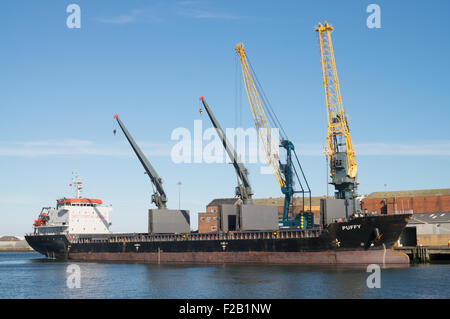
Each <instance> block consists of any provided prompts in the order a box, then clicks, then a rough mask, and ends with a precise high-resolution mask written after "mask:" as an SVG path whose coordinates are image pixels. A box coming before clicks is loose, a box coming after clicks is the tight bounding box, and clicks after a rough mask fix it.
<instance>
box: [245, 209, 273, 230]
mask: <svg viewBox="0 0 450 319" xmlns="http://www.w3.org/2000/svg"><path fill="white" fill-rule="evenodd" d="M239 210H240V228H241V230H244V231H246V230H277V229H278V209H277V207H276V206H263V205H241V206H240V209H239Z"/></svg>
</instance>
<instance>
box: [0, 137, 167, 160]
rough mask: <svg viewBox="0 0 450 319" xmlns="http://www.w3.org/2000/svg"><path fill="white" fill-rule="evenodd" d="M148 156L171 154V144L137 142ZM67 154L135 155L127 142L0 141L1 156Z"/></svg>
mask: <svg viewBox="0 0 450 319" xmlns="http://www.w3.org/2000/svg"><path fill="white" fill-rule="evenodd" d="M137 143H138V144H139V145H140V147H141V148H142V151H143V152H144V153H145V154H146V155H148V156H169V155H170V145H169V144H161V143H154V142H145V141H144V142H137ZM65 155H71V156H74V155H94V156H130V155H134V154H133V151H132V149H131V147H130V146H129V145H128V144H127V143H126V142H122V143H115V144H102V143H96V142H93V141H88V140H52V141H25V142H0V156H15V157H40V156H65Z"/></svg>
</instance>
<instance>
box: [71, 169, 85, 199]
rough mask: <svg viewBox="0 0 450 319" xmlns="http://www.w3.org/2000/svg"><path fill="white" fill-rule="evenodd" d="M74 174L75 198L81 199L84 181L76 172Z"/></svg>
mask: <svg viewBox="0 0 450 319" xmlns="http://www.w3.org/2000/svg"><path fill="white" fill-rule="evenodd" d="M72 174H73V182H72V183H73V185H74V186H75V198H81V190H82V189H83V179H82V178H81V177H79V176H78V174H77V173H76V172H72Z"/></svg>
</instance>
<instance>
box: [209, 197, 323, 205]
mask: <svg viewBox="0 0 450 319" xmlns="http://www.w3.org/2000/svg"><path fill="white" fill-rule="evenodd" d="M321 198H324V197H311V205H312V206H319V205H320V199H321ZM240 203H241V200H240V199H239V198H216V199H213V200H212V201H211V202H210V203H209V204H208V205H207V206H219V205H223V204H231V205H236V204H240ZM253 204H255V205H267V206H283V205H284V197H269V198H253ZM301 204H302V197H295V198H294V206H298V205H301ZM305 205H309V198H308V197H306V196H305Z"/></svg>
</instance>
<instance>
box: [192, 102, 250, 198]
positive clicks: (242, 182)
mask: <svg viewBox="0 0 450 319" xmlns="http://www.w3.org/2000/svg"><path fill="white" fill-rule="evenodd" d="M200 100H201V101H202V103H203V106H204V107H205V110H206V112H207V113H208V116H209V119H210V120H211V122H212V124H213V126H214V128H215V129H216V131H217V134H218V135H219V138H220V139H221V141H222V144H223V146H224V147H225V150H226V151H227V153H228V156H229V157H230V160H231V162H232V163H233V166H234V169H235V170H236V175H237V176H238V186H237V187H236V196H238V197H239V198H240V199H241V200H242V203H243V204H252V203H253V200H252V196H253V191H252V187H251V185H250V180H249V178H248V172H247V169H246V168H245V166H244V165H243V164H242V162H240V161H239V157H238V155H237V153H236V151H235V150H234V148H233V146H232V145H231V144H230V142H229V141H228V139H227V137H226V135H225V132H224V131H223V129H222V127H221V126H220V124H219V122H218V121H217V120H216V117H215V116H214V114H213V113H212V111H211V109H210V108H209V105H208V103H206V101H205V98H204V97H203V96H202V97H200Z"/></svg>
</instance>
